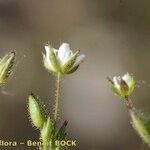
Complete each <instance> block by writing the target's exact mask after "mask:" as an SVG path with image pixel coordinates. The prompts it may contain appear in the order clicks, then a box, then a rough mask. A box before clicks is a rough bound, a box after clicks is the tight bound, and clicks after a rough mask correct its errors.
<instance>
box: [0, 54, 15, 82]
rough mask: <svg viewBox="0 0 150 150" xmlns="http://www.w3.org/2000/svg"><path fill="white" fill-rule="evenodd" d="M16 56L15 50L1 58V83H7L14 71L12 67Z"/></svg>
mask: <svg viewBox="0 0 150 150" xmlns="http://www.w3.org/2000/svg"><path fill="white" fill-rule="evenodd" d="M15 57H16V53H15V51H12V52H10V53H8V54H6V55H5V56H4V57H3V58H2V59H1V60H0V85H1V84H3V83H5V82H6V80H7V79H8V77H9V76H10V74H11V72H12V67H13V65H14V60H15Z"/></svg>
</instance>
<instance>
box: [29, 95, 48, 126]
mask: <svg viewBox="0 0 150 150" xmlns="http://www.w3.org/2000/svg"><path fill="white" fill-rule="evenodd" d="M28 105H29V106H28V107H29V115H30V118H31V121H32V123H33V125H34V126H35V127H37V128H38V129H42V127H43V125H44V123H45V121H46V112H45V111H44V108H43V106H42V104H40V102H39V99H38V98H37V96H35V95H34V94H33V93H31V94H30V95H29V104H28Z"/></svg>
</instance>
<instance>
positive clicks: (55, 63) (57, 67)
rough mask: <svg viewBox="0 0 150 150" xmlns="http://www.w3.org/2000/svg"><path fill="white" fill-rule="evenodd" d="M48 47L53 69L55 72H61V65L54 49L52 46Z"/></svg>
mask: <svg viewBox="0 0 150 150" xmlns="http://www.w3.org/2000/svg"><path fill="white" fill-rule="evenodd" d="M50 49H51V50H50V55H49V58H50V60H51V63H52V66H53V68H54V69H55V72H59V73H62V69H61V65H60V62H59V60H58V58H57V56H56V53H55V49H54V48H52V47H50Z"/></svg>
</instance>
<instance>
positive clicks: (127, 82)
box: [109, 73, 136, 97]
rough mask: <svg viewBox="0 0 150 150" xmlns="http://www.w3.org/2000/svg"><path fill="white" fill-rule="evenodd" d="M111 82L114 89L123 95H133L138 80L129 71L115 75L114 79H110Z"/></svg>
mask: <svg viewBox="0 0 150 150" xmlns="http://www.w3.org/2000/svg"><path fill="white" fill-rule="evenodd" d="M109 83H110V87H111V89H112V91H113V92H114V93H115V94H117V95H119V96H122V97H128V96H129V95H131V93H132V92H133V91H134V89H135V87H136V81H135V79H134V78H133V76H131V75H130V74H129V73H126V74H125V75H124V76H122V77H120V76H118V77H113V79H112V80H111V79H109Z"/></svg>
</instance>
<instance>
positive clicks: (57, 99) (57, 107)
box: [54, 74, 61, 123]
mask: <svg viewBox="0 0 150 150" xmlns="http://www.w3.org/2000/svg"><path fill="white" fill-rule="evenodd" d="M60 76H61V75H60V74H57V79H56V95H55V110H54V111H55V112H54V120H55V123H56V121H57V117H58V109H59V98H60Z"/></svg>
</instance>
